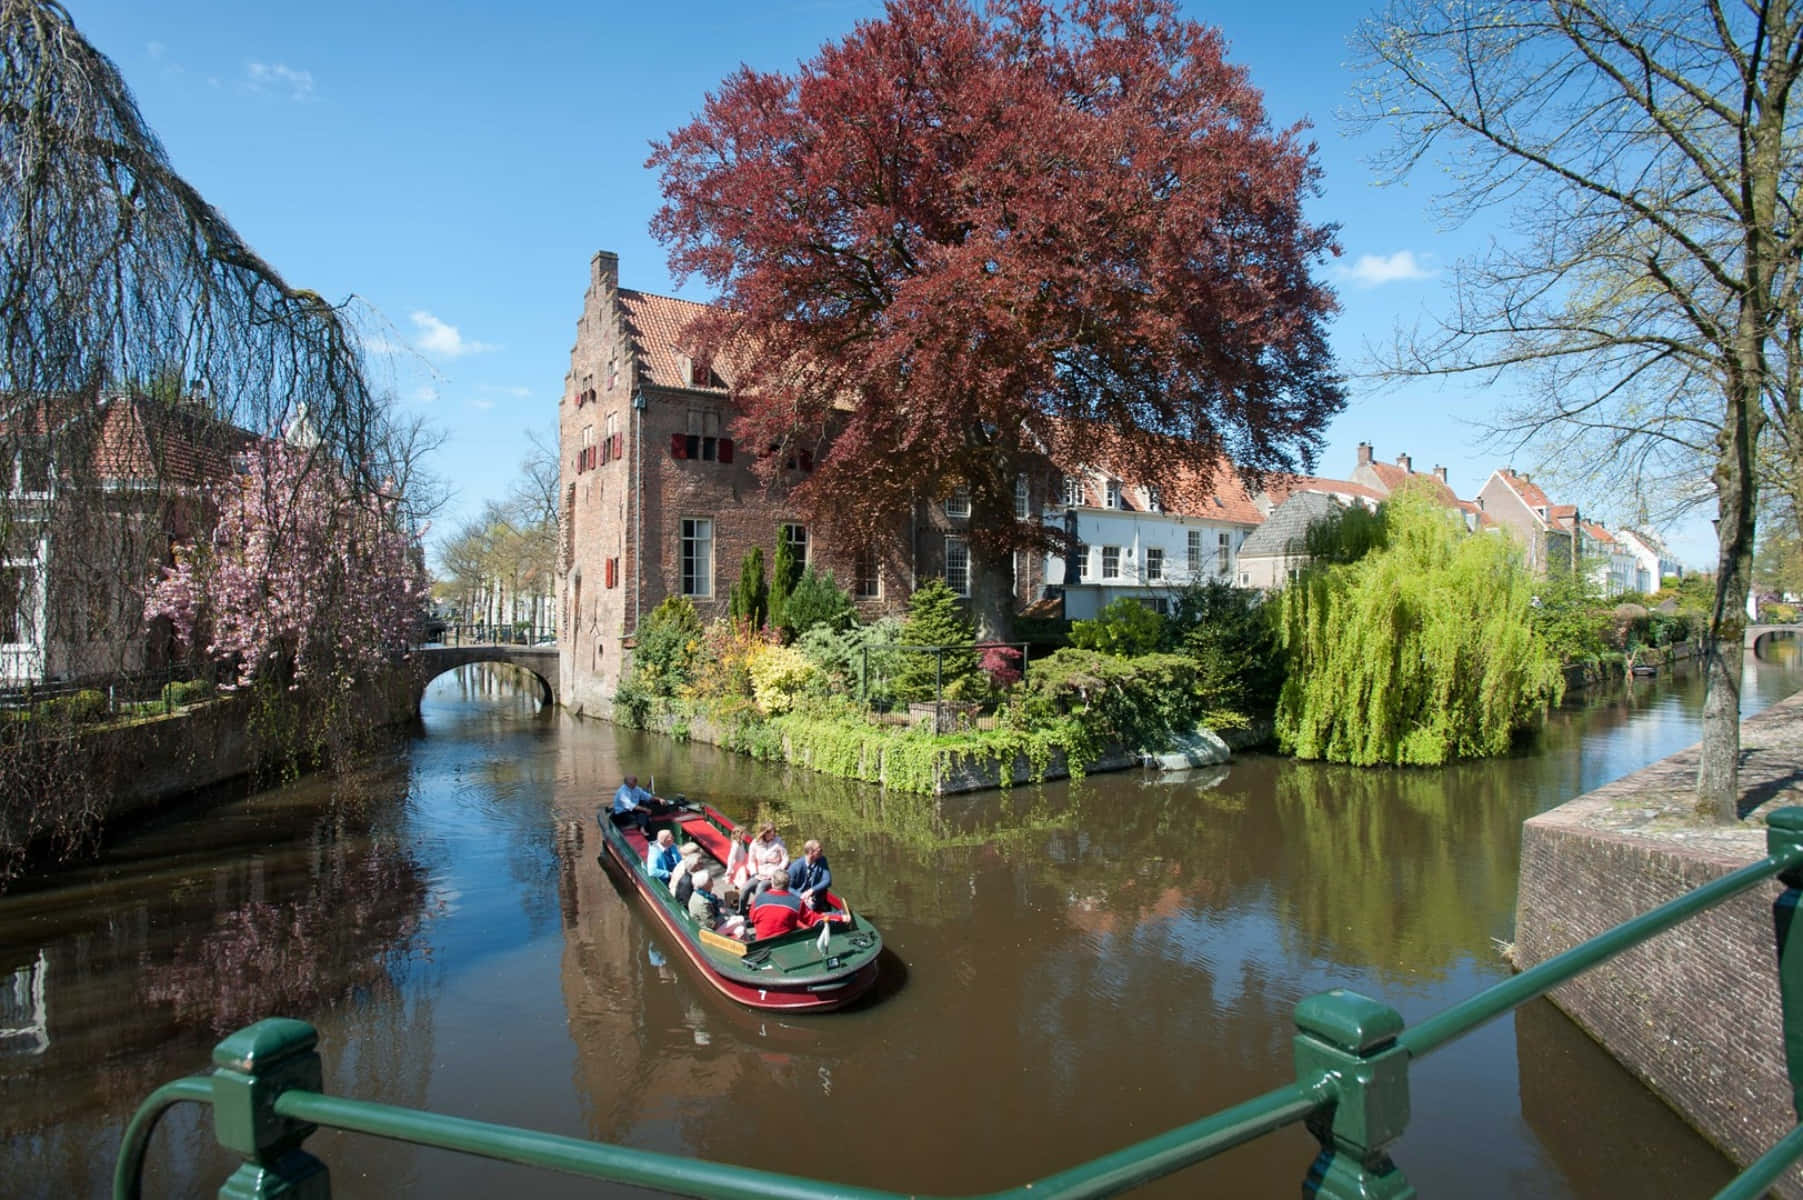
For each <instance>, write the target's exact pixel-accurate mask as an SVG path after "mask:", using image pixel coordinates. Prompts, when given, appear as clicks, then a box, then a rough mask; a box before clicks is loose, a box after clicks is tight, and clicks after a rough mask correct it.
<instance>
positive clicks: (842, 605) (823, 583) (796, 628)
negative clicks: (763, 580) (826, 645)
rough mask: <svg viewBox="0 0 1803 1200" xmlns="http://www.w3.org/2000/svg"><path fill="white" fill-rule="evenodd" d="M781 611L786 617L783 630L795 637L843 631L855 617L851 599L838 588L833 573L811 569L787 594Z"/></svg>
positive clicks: (803, 574)
mask: <svg viewBox="0 0 1803 1200" xmlns="http://www.w3.org/2000/svg"><path fill="white" fill-rule="evenodd" d="M783 611H784V614H785V617H786V622H785V625H784V628H786V629H788V630H789V631H790V633H791V635H793V636H795V637H800V636H801V635H802V634H805V633H807V632H808V631H809V630H811V629H820V628H824V629H845V628H847V627H848V626H850V625H851V623H852V621H853V620H854V619H855V617H856V609H855V608H854V607H853V605H852V602H851V597H850V596H849V595H848V594H846V592H845V590H844V589H843V588H841V587H840V586H839V584H838V581H836V580H835V579H834V578H833V575H832V572H830V571H816V570H814V568H813V567H809V568H807V569H806V570H805V571H803V572H802V573H801V578H800V579H798V580H796V581H795V590H794V591H792V592H791V593H790V594H789V599H788V603H787V604H786V605H785V606H784V610H783Z"/></svg>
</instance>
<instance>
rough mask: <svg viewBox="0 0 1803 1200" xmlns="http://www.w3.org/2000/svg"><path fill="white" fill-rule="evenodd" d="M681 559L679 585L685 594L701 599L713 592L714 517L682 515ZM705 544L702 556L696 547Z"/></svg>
mask: <svg viewBox="0 0 1803 1200" xmlns="http://www.w3.org/2000/svg"><path fill="white" fill-rule="evenodd" d="M681 532H682V563H681V577H680V579H679V580H678V586H679V587H680V588H681V591H682V594H683V595H685V596H695V597H700V598H702V599H706V598H709V597H711V596H712V595H713V594H714V521H713V518H712V517H684V518H682V530H681ZM702 545H705V546H706V547H707V549H706V553H705V556H704V555H703V554H702V553H701V552H700V551H699V550H698V549H697V548H698V547H700V546H702Z"/></svg>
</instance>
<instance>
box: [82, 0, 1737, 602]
mask: <svg viewBox="0 0 1803 1200" xmlns="http://www.w3.org/2000/svg"><path fill="white" fill-rule="evenodd" d="M65 3H66V4H67V6H68V8H69V11H70V13H71V15H72V16H73V17H74V19H75V21H76V24H77V25H78V27H79V28H80V29H81V30H82V31H83V33H84V34H85V35H86V36H87V37H88V39H89V40H90V41H91V42H93V43H94V44H95V45H96V46H97V47H98V48H99V49H100V50H101V51H102V52H104V53H105V54H107V55H108V56H109V57H111V58H112V59H113V61H114V62H115V63H116V64H117V65H118V66H119V68H120V70H121V72H122V73H123V74H124V76H125V79H126V81H127V83H128V84H130V86H131V87H132V89H133V91H134V92H135V94H136V96H137V99H138V103H139V105H140V107H141V108H142V109H143V112H144V115H145V117H146V119H147V120H148V121H149V122H150V125H151V127H152V128H154V129H155V130H156V131H157V132H158V134H159V135H160V136H161V137H162V139H163V142H164V144H165V146H166V147H167V148H168V151H169V154H170V157H171V158H172V159H173V160H174V162H175V165H176V167H177V169H179V170H180V171H181V172H182V173H183V174H184V175H185V176H186V177H187V178H188V179H189V180H190V181H191V182H192V183H194V184H195V186H197V187H198V188H199V189H200V191H201V193H202V194H203V195H205V196H206V197H207V199H208V200H210V201H211V202H212V203H213V204H214V205H215V206H216V207H218V208H219V209H220V211H221V212H223V213H224V214H225V216H226V217H227V218H228V219H229V220H230V221H231V222H232V223H233V225H234V226H235V227H236V228H237V229H238V231H239V233H240V234H242V235H243V236H244V237H245V239H246V240H247V241H248V242H249V243H250V244H251V245H252V246H253V247H255V248H256V249H257V250H258V251H259V252H260V253H261V254H263V255H264V256H265V257H266V258H267V259H268V260H269V261H270V262H272V263H274V264H275V265H276V267H277V268H278V269H279V270H281V271H282V273H283V274H284V275H285V276H286V277H287V279H288V280H289V282H290V283H293V284H296V285H298V286H305V287H310V288H313V289H314V290H316V291H318V292H320V293H321V294H323V295H326V296H328V297H332V298H334V299H342V298H345V297H348V296H352V295H355V296H356V297H357V298H358V299H359V300H360V301H361V302H362V303H363V304H364V305H366V306H367V311H368V313H369V314H370V317H371V325H370V327H369V328H368V330H367V332H369V333H371V334H372V335H373V336H375V337H378V338H380V339H381V340H383V341H386V342H389V343H393V344H395V345H405V346H407V347H409V348H410V350H409V352H408V353H405V354H402V355H398V356H396V357H395V359H394V365H393V366H392V367H391V368H385V369H384V370H383V371H382V372H381V375H382V379H381V380H380V382H383V383H385V384H388V385H390V386H392V387H393V389H394V391H395V393H396V395H397V396H398V397H399V399H400V402H401V403H402V404H403V405H405V406H407V407H409V408H417V409H420V410H423V411H425V412H427V413H428V414H429V415H430V416H431V417H432V418H433V420H435V421H436V422H437V423H438V424H440V425H441V426H442V427H443V428H444V429H445V431H446V432H447V433H448V435H449V437H448V440H447V442H446V444H445V446H444V447H443V449H442V450H441V451H440V452H439V462H438V464H437V468H438V470H439V471H440V472H441V473H443V474H445V475H447V476H448V477H450V478H451V479H452V480H453V481H454V482H455V484H456V487H457V494H456V497H455V499H454V500H453V502H452V504H451V506H450V508H449V509H448V511H447V512H446V513H444V514H443V515H442V516H441V517H440V518H439V522H438V527H437V529H436V530H435V532H436V533H443V532H445V531H447V530H449V529H452V528H454V527H455V526H456V525H457V524H458V523H459V522H460V521H461V520H463V519H466V518H467V517H469V516H470V515H473V514H474V513H475V512H476V511H477V510H478V509H479V508H480V507H481V506H482V504H483V503H484V501H486V500H488V499H492V498H499V497H500V496H502V495H503V494H504V493H505V492H506V490H507V488H508V487H509V485H510V483H511V480H512V479H513V477H514V476H515V474H516V472H517V467H518V463H519V461H520V459H521V458H522V457H523V456H524V454H525V453H526V449H527V444H526V431H527V430H528V429H535V428H536V429H540V430H547V431H548V430H549V429H550V428H552V426H553V423H554V421H555V417H556V405H557V401H558V398H559V396H560V395H561V392H562V386H563V376H564V371H565V370H566V368H567V367H568V363H569V351H570V345H571V342H572V340H573V338H574V334H575V323H576V318H577V316H578V314H579V311H580V308H581V303H582V292H583V287H584V285H585V282H586V279H587V271H588V261H589V258H590V256H591V255H592V254H593V253H594V252H595V251H596V250H599V249H608V250H613V251H616V252H617V253H618V254H619V255H620V273H621V277H622V281H623V282H624V283H625V284H626V285H627V286H631V287H638V288H643V289H645V290H648V291H657V292H665V293H668V294H677V295H685V296H688V297H690V298H692V299H697V300H706V299H708V298H709V297H708V295H707V293H706V292H705V291H704V290H702V289H700V288H699V287H698V286H697V285H695V284H693V283H691V284H690V286H689V287H687V288H684V289H680V290H679V289H677V288H676V287H675V286H674V284H673V283H672V281H671V279H670V276H669V274H668V272H667V270H666V267H665V260H664V253H663V250H662V248H661V247H659V246H658V244H657V243H656V242H655V241H653V240H652V238H651V237H650V235H649V233H648V232H647V225H648V222H649V220H650V218H651V215H652V213H653V212H654V211H655V210H656V208H657V206H658V204H659V194H658V190H657V180H656V178H655V176H654V175H653V174H652V173H651V172H650V171H648V170H646V169H645V167H644V165H643V164H644V160H645V156H646V154H647V148H648V143H649V142H650V141H651V140H652V139H654V138H659V137H661V136H663V135H664V134H665V133H667V132H669V131H670V130H672V129H674V128H676V127H677V126H679V125H681V124H683V123H684V122H685V121H687V120H688V119H689V117H690V116H691V115H692V114H693V113H694V112H695V111H696V109H697V108H698V107H699V105H700V103H701V100H702V97H703V95H704V94H705V93H706V92H707V90H708V89H710V88H711V87H713V86H715V85H716V84H717V83H718V82H719V81H720V80H721V79H722V78H723V77H724V76H725V75H726V74H727V73H728V72H730V71H731V70H733V69H734V68H735V67H736V66H738V64H739V63H741V62H745V63H749V64H751V65H753V66H756V67H759V68H762V69H772V70H786V69H791V68H793V67H794V65H795V64H796V63H797V62H798V61H800V60H801V59H803V58H806V57H808V56H810V55H811V54H812V53H813V51H814V50H815V49H816V48H817V47H818V46H819V45H820V44H821V43H822V42H824V41H826V40H829V39H832V38H835V37H837V36H839V35H842V34H843V33H845V32H847V31H849V30H850V28H851V26H852V25H853V23H854V22H855V21H857V20H858V19H859V18H861V17H864V16H868V15H871V14H873V13H875V12H877V11H879V10H880V7H881V5H880V3H878V2H874V0H763V2H754V3H745V2H742V0H741V2H737V3H734V2H723V0H671V2H669V3H666V4H662V5H625V4H620V3H617V2H616V0H603V2H601V3H587V4H575V3H564V2H558V3H545V4H538V5H521V6H518V7H516V8H513V9H512V10H511V11H509V12H505V13H504V12H503V11H502V10H501V9H500V6H494V5H491V4H486V3H468V2H464V3H454V2H445V0H440V2H436V3H431V4H425V3H414V2H412V0H406V2H399V3H391V2H387V0H374V2H366V3H357V4H351V3H342V2H340V0H314V2H313V3H310V4H307V5H246V4H243V3H242V2H241V0H233V2H230V3H226V2H222V0H159V2H158V3H155V4H146V3H143V0H130V2H125V0H65ZM1184 7H1185V9H1186V11H1187V13H1188V14H1189V15H1190V16H1192V17H1195V18H1197V19H1199V20H1203V21H1206V22H1209V23H1212V24H1215V25H1218V26H1219V27H1220V28H1221V29H1222V31H1223V32H1224V34H1225V35H1226V37H1227V39H1228V42H1229V45H1230V57H1231V58H1232V60H1233V61H1236V62H1239V63H1241V64H1244V65H1245V66H1246V67H1248V68H1249V70H1250V71H1251V75H1252V79H1253V82H1254V83H1256V84H1257V85H1258V86H1259V87H1260V88H1261V89H1262V90H1263V91H1264V93H1265V100H1266V104H1267V106H1268V108H1269V110H1270V112H1271V115H1272V119H1273V121H1274V122H1275V123H1277V124H1279V125H1287V124H1289V123H1291V122H1293V121H1296V120H1301V119H1307V120H1309V121H1311V122H1312V123H1313V125H1314V126H1315V128H1314V137H1315V138H1316V140H1317V141H1318V143H1319V147H1320V153H1319V161H1320V163H1321V166H1322V168H1323V170H1324V172H1325V184H1324V190H1323V194H1322V195H1321V196H1320V197H1318V198H1316V199H1315V200H1313V201H1312V202H1311V205H1310V215H1311V216H1312V218H1313V219H1315V220H1317V221H1332V222H1337V223H1338V224H1339V225H1340V226H1341V230H1340V242H1341V245H1342V247H1343V249H1344V251H1345V253H1344V256H1343V257H1342V258H1341V259H1339V260H1338V261H1337V263H1335V264H1334V265H1332V266H1330V267H1329V268H1328V271H1329V275H1330V277H1331V278H1332V280H1333V282H1334V283H1335V285H1336V287H1337V288H1338V291H1339V295H1340V301H1341V306H1342V313H1341V315H1340V317H1339V318H1338V320H1337V321H1336V323H1335V327H1334V344H1335V347H1336V350H1337V352H1338V353H1339V355H1340V359H1341V363H1342V366H1343V367H1344V369H1346V370H1347V371H1348V372H1350V373H1354V374H1355V375H1356V373H1357V372H1358V371H1359V370H1360V369H1361V368H1363V367H1364V366H1365V364H1366V361H1367V349H1366V348H1367V347H1368V346H1369V345H1371V344H1372V343H1374V342H1381V341H1384V340H1387V338H1388V337H1389V335H1390V333H1391V331H1392V330H1393V329H1394V328H1395V327H1396V326H1397V324H1398V323H1399V322H1401V323H1404V324H1412V323H1414V322H1415V321H1416V320H1418V319H1419V318H1420V317H1421V316H1422V315H1423V314H1425V313H1429V312H1432V311H1436V310H1440V309H1443V308H1444V307H1445V305H1446V304H1447V296H1446V294H1445V290H1444V284H1445V281H1446V278H1447V274H1448V268H1449V267H1450V266H1451V264H1452V263H1453V262H1455V261H1456V260H1457V259H1458V258H1459V257H1460V256H1461V255H1462V254H1466V253H1469V252H1471V251H1472V250H1473V249H1476V248H1481V247H1482V245H1483V244H1484V241H1485V239H1486V238H1487V237H1488V236H1489V232H1490V231H1489V230H1488V229H1486V228H1479V227H1472V226H1467V227H1464V228H1461V229H1457V230H1442V229H1439V228H1438V227H1437V226H1436V223H1435V221H1434V219H1433V217H1432V215H1431V214H1430V212H1429V211H1428V201H1429V199H1430V197H1431V193H1432V191H1433V189H1434V188H1435V187H1437V186H1438V183H1439V181H1438V179H1437V178H1435V177H1434V176H1432V175H1427V176H1423V177H1422V178H1419V179H1416V180H1412V181H1411V182H1410V183H1408V184H1406V185H1402V186H1390V187H1384V188H1379V187H1377V186H1375V185H1374V175H1373V170H1372V168H1371V167H1370V166H1369V164H1368V162H1367V156H1368V154H1369V153H1370V152H1371V151H1372V150H1374V149H1375V148H1377V147H1376V144H1375V143H1374V142H1372V141H1369V140H1365V141H1361V140H1359V139H1354V138H1352V137H1351V136H1349V135H1348V134H1346V133H1345V132H1343V131H1342V129H1341V128H1340V125H1339V122H1338V121H1337V119H1336V115H1335V114H1336V112H1337V111H1338V110H1340V109H1341V108H1342V107H1344V106H1345V105H1346V103H1347V99H1348V92H1349V89H1350V88H1351V86H1352V83H1353V77H1352V74H1351V73H1350V71H1349V69H1348V67H1347V65H1346V64H1347V62H1348V60H1349V58H1350V57H1351V56H1350V52H1349V50H1348V47H1347V43H1346V39H1347V37H1348V35H1349V34H1350V33H1351V32H1352V30H1353V28H1354V26H1355V25H1356V23H1357V21H1358V19H1359V18H1360V16H1361V15H1362V14H1363V13H1364V12H1365V11H1366V9H1365V7H1364V6H1362V5H1357V4H1335V3H1322V2H1319V0H1292V2H1291V3H1289V4H1284V5H1246V4H1227V3H1221V2H1218V0H1211V2H1203V0H1189V2H1188V3H1186V4H1185V6H1184ZM1351 397H1352V399H1351V403H1350V405H1349V406H1348V408H1347V410H1346V412H1344V413H1343V414H1341V416H1340V417H1339V418H1338V419H1337V420H1335V422H1334V423H1333V425H1332V426H1331V427H1330V428H1329V430H1328V433H1327V445H1326V449H1325V452H1324V454H1323V456H1322V459H1321V462H1320V464H1319V468H1318V469H1319V470H1320V472H1321V473H1322V474H1326V475H1334V476H1341V477H1343V476H1345V475H1348V474H1350V473H1351V470H1352V466H1353V462H1354V456H1355V453H1356V446H1357V443H1358V442H1360V441H1361V440H1367V441H1370V442H1372V443H1373V445H1374V446H1375V449H1376V453H1377V455H1378V457H1379V458H1382V459H1386V460H1394V459H1395V457H1396V455H1397V454H1399V453H1403V452H1407V453H1408V454H1409V455H1411V456H1412V458H1413V460H1414V465H1415V469H1416V470H1426V469H1428V468H1429V467H1432V466H1434V465H1436V464H1442V465H1445V466H1446V467H1447V468H1448V469H1449V472H1450V479H1451V483H1452V485H1453V487H1454V489H1455V490H1456V491H1457V492H1458V493H1459V494H1460V495H1462V496H1470V495H1473V494H1474V493H1475V492H1476V491H1477V489H1478V488H1479V487H1480V486H1482V483H1483V481H1484V479H1485V478H1487V477H1488V475H1489V472H1490V470H1491V469H1492V468H1494V467H1497V466H1501V465H1504V464H1505V455H1504V452H1503V451H1502V450H1497V449H1489V448H1486V447H1485V446H1484V445H1483V444H1482V440H1481V436H1480V431H1479V430H1478V429H1477V428H1476V427H1475V426H1474V425H1473V424H1471V423H1470V422H1473V421H1478V420H1481V419H1482V418H1484V417H1485V416H1486V415H1487V414H1489V413H1491V412H1492V411H1493V410H1494V409H1495V407H1496V405H1497V403H1498V401H1499V400H1500V399H1503V398H1505V397H1506V393H1501V392H1495V391H1492V390H1489V389H1487V388H1485V387H1482V386H1475V385H1472V384H1470V383H1466V382H1454V381H1446V382H1436V383H1431V384H1424V385H1418V386H1411V387H1408V388H1404V389H1395V388H1378V387H1376V386H1375V385H1373V384H1370V383H1367V382H1364V381H1361V380H1359V379H1357V378H1356V377H1355V378H1354V379H1353V381H1352V387H1351ZM1514 465H1515V466H1516V467H1517V468H1519V469H1522V470H1533V469H1534V468H1535V466H1536V465H1537V464H1535V463H1533V462H1532V461H1531V460H1530V459H1528V458H1526V457H1523V458H1522V459H1521V460H1520V461H1516V462H1515V463H1514ZM1568 498H1569V499H1577V500H1580V501H1581V500H1582V499H1583V498H1582V497H1566V496H1563V495H1559V494H1556V493H1555V495H1554V499H1555V501H1564V500H1567V499H1568ZM1598 503H1599V505H1600V504H1603V503H1606V500H1604V499H1602V498H1599V500H1598ZM1585 512H1586V515H1595V516H1597V517H1599V518H1602V519H1605V520H1610V519H1611V518H1619V517H1631V516H1632V513H1620V514H1616V513H1610V512H1609V511H1607V509H1605V508H1602V507H1597V508H1595V509H1594V510H1592V509H1591V508H1590V507H1586V509H1585ZM1612 523H1613V522H1612ZM1668 533H1669V534H1670V535H1671V536H1670V540H1671V543H1672V547H1673V549H1674V550H1675V551H1676V552H1677V553H1678V555H1679V557H1680V558H1682V559H1683V560H1685V561H1686V562H1687V563H1689V564H1691V565H1695V566H1700V567H1710V568H1712V567H1713V565H1714V557H1715V542H1714V536H1713V534H1712V533H1711V532H1710V527H1709V524H1708V522H1707V520H1705V519H1702V518H1698V519H1696V520H1693V521H1691V522H1690V523H1688V524H1687V525H1684V526H1681V527H1679V528H1677V529H1675V530H1670V531H1668Z"/></svg>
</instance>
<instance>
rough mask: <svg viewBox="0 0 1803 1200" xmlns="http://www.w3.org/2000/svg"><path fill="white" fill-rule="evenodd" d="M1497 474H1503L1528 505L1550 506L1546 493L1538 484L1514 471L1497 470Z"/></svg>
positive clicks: (1506, 481) (1531, 506)
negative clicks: (1530, 481)
mask: <svg viewBox="0 0 1803 1200" xmlns="http://www.w3.org/2000/svg"><path fill="white" fill-rule="evenodd" d="M1497 474H1498V475H1501V476H1502V479H1503V482H1504V483H1506V484H1508V485H1509V486H1510V487H1512V488H1514V489H1515V494H1516V495H1517V496H1520V497H1521V498H1522V499H1523V500H1524V501H1526V502H1527V504H1528V507H1530V508H1550V505H1549V504H1548V502H1547V499H1546V493H1545V492H1543V491H1541V490H1540V488H1539V486H1538V485H1536V484H1533V483H1529V482H1528V481H1527V480H1526V479H1524V478H1523V477H1521V476H1520V475H1517V474H1515V473H1514V472H1512V471H1504V470H1499V471H1497Z"/></svg>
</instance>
